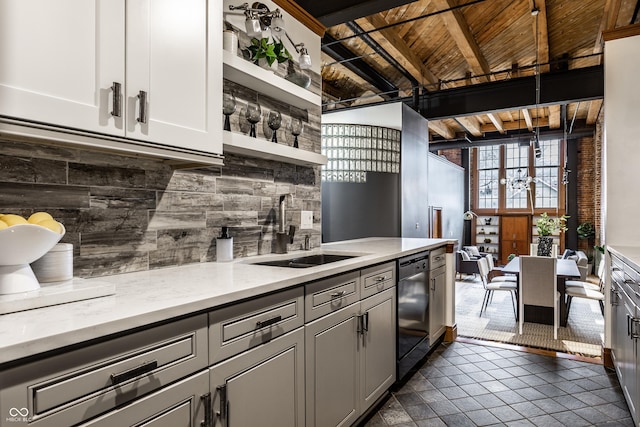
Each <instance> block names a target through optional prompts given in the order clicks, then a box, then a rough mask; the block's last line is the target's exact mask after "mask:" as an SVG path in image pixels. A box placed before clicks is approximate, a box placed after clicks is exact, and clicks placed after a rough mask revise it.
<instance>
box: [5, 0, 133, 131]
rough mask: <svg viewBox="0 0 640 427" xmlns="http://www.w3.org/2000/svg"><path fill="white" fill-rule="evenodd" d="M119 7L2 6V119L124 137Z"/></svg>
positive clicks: (44, 2) (42, 0) (82, 0)
mask: <svg viewBox="0 0 640 427" xmlns="http://www.w3.org/2000/svg"><path fill="white" fill-rule="evenodd" d="M124 14H125V10H124V1H123V0H112V1H98V0H65V1H51V0H2V1H0V28H1V29H2V30H1V31H2V36H0V64H1V65H0V115H5V116H10V117H14V118H19V119H25V120H30V121H36V122H42V123H48V124H54V125H59V126H64V127H71V128H79V129H84V130H89V131H92V132H100V133H108V134H113V135H119V136H124V126H123V122H122V119H121V118H117V117H113V116H112V115H111V112H112V111H113V91H112V89H111V87H112V86H113V85H114V82H117V83H120V84H122V85H124V73H125V70H124V60H125V57H124V37H125V28H124V22H125V18H124Z"/></svg>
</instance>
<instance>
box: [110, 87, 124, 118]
mask: <svg viewBox="0 0 640 427" xmlns="http://www.w3.org/2000/svg"><path fill="white" fill-rule="evenodd" d="M121 90H122V84H120V83H118V82H113V86H111V92H112V94H111V96H112V99H113V110H112V111H111V115H112V116H113V117H122V96H121V95H120V93H121Z"/></svg>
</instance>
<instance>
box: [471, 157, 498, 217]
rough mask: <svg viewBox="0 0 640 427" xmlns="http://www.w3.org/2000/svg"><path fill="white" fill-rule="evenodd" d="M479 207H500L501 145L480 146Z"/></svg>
mask: <svg viewBox="0 0 640 427" xmlns="http://www.w3.org/2000/svg"><path fill="white" fill-rule="evenodd" d="M476 152H477V155H478V208H480V209H497V208H498V173H499V170H500V146H499V145H493V146H485V147H478V149H477V151H476Z"/></svg>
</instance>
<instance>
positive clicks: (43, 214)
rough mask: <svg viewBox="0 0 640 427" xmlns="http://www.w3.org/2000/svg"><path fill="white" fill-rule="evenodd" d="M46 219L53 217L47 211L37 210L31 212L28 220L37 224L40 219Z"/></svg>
mask: <svg viewBox="0 0 640 427" xmlns="http://www.w3.org/2000/svg"><path fill="white" fill-rule="evenodd" d="M45 219H53V217H52V216H51V215H50V214H48V213H47V212H36V213H33V214H31V216H30V217H29V219H28V220H27V221H28V222H29V223H30V224H37V223H39V222H40V221H44V220H45Z"/></svg>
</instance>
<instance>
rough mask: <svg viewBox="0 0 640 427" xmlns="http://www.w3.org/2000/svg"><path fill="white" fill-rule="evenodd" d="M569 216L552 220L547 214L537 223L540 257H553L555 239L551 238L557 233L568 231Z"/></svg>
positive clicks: (542, 215)
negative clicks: (552, 249)
mask: <svg viewBox="0 0 640 427" xmlns="http://www.w3.org/2000/svg"><path fill="white" fill-rule="evenodd" d="M568 218H569V217H568V216H567V215H562V216H561V217H556V218H550V217H549V215H548V214H547V213H546V212H543V213H542V214H541V215H540V218H538V220H537V221H536V226H537V227H538V253H537V255H538V256H551V248H552V245H553V238H552V237H550V236H551V235H552V234H553V233H555V232H556V231H567V230H568V229H567V225H566V224H567V219H568Z"/></svg>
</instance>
